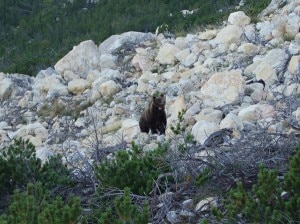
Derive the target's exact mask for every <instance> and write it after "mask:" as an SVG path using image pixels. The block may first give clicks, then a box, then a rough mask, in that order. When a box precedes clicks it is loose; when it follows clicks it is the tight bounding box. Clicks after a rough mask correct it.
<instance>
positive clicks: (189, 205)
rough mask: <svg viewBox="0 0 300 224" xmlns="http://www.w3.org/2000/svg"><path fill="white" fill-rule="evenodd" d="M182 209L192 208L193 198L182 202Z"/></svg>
mask: <svg viewBox="0 0 300 224" xmlns="http://www.w3.org/2000/svg"><path fill="white" fill-rule="evenodd" d="M182 206H183V209H192V208H193V206H194V200H193V199H187V200H185V201H183V202H182Z"/></svg>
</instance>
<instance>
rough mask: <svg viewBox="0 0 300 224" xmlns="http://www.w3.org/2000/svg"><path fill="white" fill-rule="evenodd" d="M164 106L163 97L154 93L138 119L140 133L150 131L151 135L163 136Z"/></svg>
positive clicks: (164, 124) (165, 117) (165, 120)
mask: <svg viewBox="0 0 300 224" xmlns="http://www.w3.org/2000/svg"><path fill="white" fill-rule="evenodd" d="M165 105H166V97H165V95H164V94H163V93H159V92H156V93H155V94H154V95H153V96H152V98H151V100H150V102H149V105H148V107H147V108H146V109H145V110H144V112H143V113H142V115H141V117H140V121H139V125H140V129H141V131H142V132H146V133H149V131H150V130H151V133H152V134H165V131H166V126H167V116H166V112H165Z"/></svg>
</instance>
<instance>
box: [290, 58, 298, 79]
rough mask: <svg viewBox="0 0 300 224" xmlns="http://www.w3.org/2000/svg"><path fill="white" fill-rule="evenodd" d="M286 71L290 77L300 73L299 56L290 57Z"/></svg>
mask: <svg viewBox="0 0 300 224" xmlns="http://www.w3.org/2000/svg"><path fill="white" fill-rule="evenodd" d="M288 71H289V73H291V74H292V75H296V74H297V73H299V72H300V55H297V56H292V57H291V60H290V62H289V65H288Z"/></svg>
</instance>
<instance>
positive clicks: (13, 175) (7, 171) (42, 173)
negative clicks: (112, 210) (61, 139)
mask: <svg viewBox="0 0 300 224" xmlns="http://www.w3.org/2000/svg"><path fill="white" fill-rule="evenodd" d="M37 182H40V183H42V186H43V188H44V189H45V190H50V191H52V190H53V189H54V188H55V189H56V191H53V194H59V189H60V187H64V188H68V187H72V186H73V185H74V181H73V180H72V177H71V174H70V171H69V170H68V169H67V167H65V165H64V164H63V163H62V160H61V157H59V156H53V157H51V158H50V159H49V160H48V161H47V162H45V163H44V164H42V162H41V160H40V159H39V158H37V157H36V154H35V147H34V145H33V144H32V143H30V142H29V141H28V140H26V141H25V140H22V139H17V140H15V141H14V143H13V144H11V145H10V146H9V147H8V148H6V149H3V152H2V154H0V200H1V201H2V202H3V203H1V207H0V213H1V212H2V211H4V210H5V209H6V208H7V206H8V203H9V201H8V200H7V198H9V197H10V196H11V195H12V194H13V193H14V192H15V190H19V191H20V192H22V191H24V190H26V188H27V185H28V184H30V183H32V184H35V183H37ZM28 200H29V199H28Z"/></svg>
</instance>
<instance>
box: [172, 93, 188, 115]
mask: <svg viewBox="0 0 300 224" xmlns="http://www.w3.org/2000/svg"><path fill="white" fill-rule="evenodd" d="M185 109H186V104H185V101H184V96H183V95H180V96H178V97H177V98H176V99H175V101H174V103H173V104H172V105H171V106H170V107H169V109H168V114H171V117H172V118H174V119H175V120H177V117H178V113H179V112H181V111H182V110H185Z"/></svg>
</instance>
